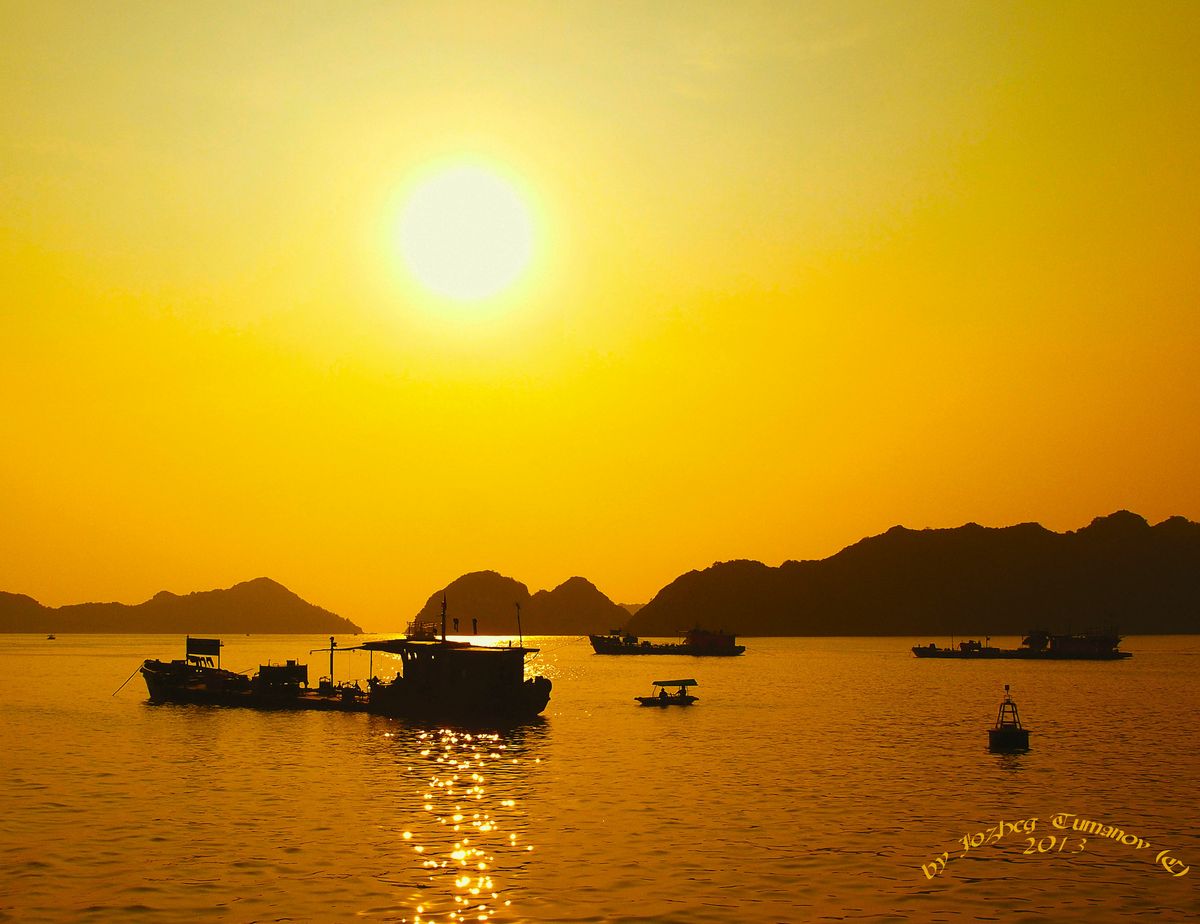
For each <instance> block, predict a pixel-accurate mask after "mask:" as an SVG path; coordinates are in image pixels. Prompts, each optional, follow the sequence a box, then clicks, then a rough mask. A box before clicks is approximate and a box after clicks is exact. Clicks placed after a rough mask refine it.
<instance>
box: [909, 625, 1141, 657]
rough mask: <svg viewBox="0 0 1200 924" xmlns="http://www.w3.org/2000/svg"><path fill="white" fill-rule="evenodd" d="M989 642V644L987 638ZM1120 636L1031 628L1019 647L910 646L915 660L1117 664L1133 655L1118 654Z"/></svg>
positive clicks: (970, 644) (972, 644) (976, 643)
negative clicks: (1078, 633) (952, 659)
mask: <svg viewBox="0 0 1200 924" xmlns="http://www.w3.org/2000/svg"><path fill="white" fill-rule="evenodd" d="M987 641H988V642H990V641H991V638H990V637H989V638H988V639H987ZM1120 644H1121V636H1119V635H1117V634H1116V633H1107V632H1085V633H1083V634H1080V635H1051V634H1050V633H1049V632H1047V631H1046V630H1045V629H1034V630H1032V631H1030V632H1029V633H1028V634H1027V635H1026V636H1025V638H1023V639H1022V640H1021V647H1020V648H993V647H992V646H991V645H990V644H987V643H986V642H985V643H980V642H979V641H977V640H975V639H971V640H970V641H966V642H959V643H958V647H957V648H939V647H938V646H937V645H935V644H934V643H933V642H930V643H929V644H928V645H915V646H913V649H912V653H913V654H914V655H916V656H917V657H918V658H965V659H968V660H974V659H983V658H1021V659H1025V660H1030V661H1120V660H1121V659H1123V658H1132V657H1133V654H1132V653H1131V652H1128V651H1121V650H1120V649H1119V648H1118V647H1117V646H1119V645H1120Z"/></svg>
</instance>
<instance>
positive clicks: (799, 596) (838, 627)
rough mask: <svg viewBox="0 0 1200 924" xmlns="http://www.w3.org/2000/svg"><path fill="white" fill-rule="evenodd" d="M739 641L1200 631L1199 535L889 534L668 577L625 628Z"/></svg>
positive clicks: (1127, 518) (1116, 517) (1097, 526)
mask: <svg viewBox="0 0 1200 924" xmlns="http://www.w3.org/2000/svg"><path fill="white" fill-rule="evenodd" d="M693 625H700V626H703V627H705V628H710V629H720V628H723V629H725V630H726V631H728V632H733V633H736V634H738V635H928V636H931V637H935V638H941V637H944V636H949V635H973V636H977V637H979V638H982V637H983V636H985V635H1019V634H1021V633H1024V632H1025V631H1027V630H1029V629H1031V628H1034V627H1044V628H1047V629H1050V630H1051V631H1055V632H1064V631H1074V632H1080V631H1085V630H1087V629H1090V628H1108V629H1115V630H1117V631H1119V632H1121V633H1123V634H1126V635H1135V634H1171V633H1197V632H1200V524H1197V523H1193V522H1191V521H1190V520H1187V519H1185V518H1183V517H1171V518H1170V519H1168V520H1164V521H1163V522H1161V523H1159V524H1157V525H1155V526H1151V525H1150V524H1149V523H1148V522H1147V521H1146V520H1145V519H1143V518H1142V517H1140V516H1138V515H1137V514H1135V513H1130V512H1129V511H1127V510H1121V511H1118V512H1117V513H1114V514H1111V515H1109V516H1105V517H1097V518H1096V519H1095V520H1093V521H1092V522H1091V524H1090V525H1088V526H1086V527H1084V528H1083V529H1079V530H1075V531H1071V532H1066V533H1055V532H1052V531H1050V530H1048V529H1046V528H1044V527H1042V526H1040V525H1038V524H1037V523H1022V524H1020V525H1017V526H1008V527H1002V528H989V527H984V526H979V525H977V524H975V523H968V524H967V525H965V526H959V527H956V528H953V529H921V530H911V529H905V528H904V527H902V526H895V527H893V528H891V529H889V530H888V531H887V532H886V533H883V534H882V535H879V536H873V537H871V538H868V539H863V540H862V541H860V542H857V543H855V544H854V545H851V546H848V547H847V548H845V549H843V550H842V551H840V552H838V553H837V554H836V555H833V556H831V557H829V558H826V559H823V560H820V561H786V562H784V563H783V564H781V565H780V566H779V567H777V568H773V567H769V566H768V565H765V564H763V563H761V562H757V561H728V562H720V563H717V564H714V565H712V566H711V567H709V568H705V569H704V570H702V571H690V572H688V573H687V574H684V575H681V576H680V577H678V578H676V579H675V580H674V581H672V582H671V583H670V584H668V585H667V586H666V587H664V588H663V589H662V590H660V591H659V592H658V594H656V595H655V597H654V598H653V599H652V600H651V601H650V602H649V603H647V604H646V605H645V606H644V607H642V608H641V609H640V610H638V612H637V614H636V615H635V616H633V617H632V618H631V619H630V620H629V622H628V624H627V628H628V629H629V631H631V632H634V633H636V634H638V635H650V636H656V635H658V636H661V635H673V634H675V633H677V632H678V631H679V630H680V629H681V628H686V627H688V626H693Z"/></svg>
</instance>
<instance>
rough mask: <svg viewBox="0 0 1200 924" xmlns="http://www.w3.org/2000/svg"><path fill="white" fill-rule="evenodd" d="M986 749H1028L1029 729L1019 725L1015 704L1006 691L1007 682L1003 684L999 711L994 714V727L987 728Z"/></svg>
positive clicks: (1019, 718)
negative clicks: (1002, 695)
mask: <svg viewBox="0 0 1200 924" xmlns="http://www.w3.org/2000/svg"><path fill="white" fill-rule="evenodd" d="M988 749H989V750H992V751H1028V750H1029V729H1027V728H1022V727H1021V717H1020V716H1018V715H1017V704H1016V703H1014V702H1013V698H1012V697H1011V696H1010V695H1009V693H1008V684H1007V683H1006V684H1005V685H1004V700H1003V702H1001V703H1000V712H999V713H998V714H997V715H996V727H995V728H989V729H988Z"/></svg>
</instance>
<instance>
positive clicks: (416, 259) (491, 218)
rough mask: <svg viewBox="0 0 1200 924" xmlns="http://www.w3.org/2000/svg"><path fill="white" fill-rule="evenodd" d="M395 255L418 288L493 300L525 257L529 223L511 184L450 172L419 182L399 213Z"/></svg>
mask: <svg viewBox="0 0 1200 924" xmlns="http://www.w3.org/2000/svg"><path fill="white" fill-rule="evenodd" d="M399 245H400V254H401V256H402V257H403V259H404V263H405V265H406V266H407V267H408V270H409V272H410V273H411V274H412V275H413V276H414V277H415V278H416V279H417V281H418V282H420V283H421V285H423V286H424V287H425V288H427V289H429V290H430V291H432V292H435V293H437V294H438V295H442V296H444V297H446V298H451V299H455V300H459V301H476V300H479V299H484V298H488V297H490V296H493V295H497V294H499V293H500V292H502V291H504V290H505V289H507V288H508V287H509V286H510V285H512V284H513V283H514V282H516V280H517V279H518V277H520V275H521V273H522V272H523V271H524V270H525V268H526V267H527V266H528V265H529V261H530V258H531V257H532V255H533V222H532V220H531V218H530V215H529V210H528V209H527V208H526V207H525V203H524V202H522V201H521V198H520V196H519V195H517V192H516V190H515V189H513V187H512V186H511V185H509V184H508V183H507V182H505V181H504V180H503V179H501V178H500V177H499V176H497V175H496V174H495V173H492V172H491V171H489V170H486V169H483V168H481V167H476V166H457V167H450V168H447V169H444V170H441V171H439V172H437V173H435V174H434V175H432V176H430V177H429V178H428V179H426V180H425V181H423V182H422V183H420V184H419V185H418V186H417V187H416V188H415V189H414V190H413V192H412V194H411V195H410V196H409V197H408V200H407V201H406V202H405V204H404V208H403V211H402V212H401V215H400V226H399Z"/></svg>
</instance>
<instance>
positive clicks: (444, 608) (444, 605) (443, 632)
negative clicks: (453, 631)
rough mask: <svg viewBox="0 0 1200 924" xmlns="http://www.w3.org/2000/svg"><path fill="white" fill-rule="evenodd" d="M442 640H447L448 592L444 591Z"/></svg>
mask: <svg viewBox="0 0 1200 924" xmlns="http://www.w3.org/2000/svg"><path fill="white" fill-rule="evenodd" d="M442 641H443V642H444V641H446V592H445V591H444V590H443V591H442Z"/></svg>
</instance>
